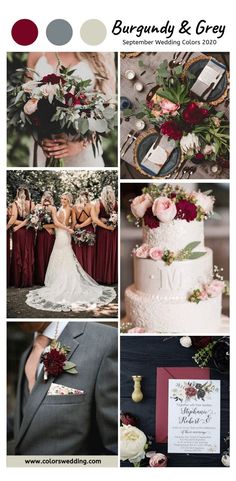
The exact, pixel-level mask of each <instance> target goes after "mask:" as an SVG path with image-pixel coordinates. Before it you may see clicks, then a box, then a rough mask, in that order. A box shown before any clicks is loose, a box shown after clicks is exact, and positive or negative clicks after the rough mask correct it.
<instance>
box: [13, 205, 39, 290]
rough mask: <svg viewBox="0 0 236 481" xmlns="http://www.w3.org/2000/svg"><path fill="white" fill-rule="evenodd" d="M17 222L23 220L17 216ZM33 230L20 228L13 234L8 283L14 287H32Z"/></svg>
mask: <svg viewBox="0 0 236 481" xmlns="http://www.w3.org/2000/svg"><path fill="white" fill-rule="evenodd" d="M17 220H20V221H23V220H24V219H23V218H22V217H20V216H19V214H18V217H17ZM34 239H35V231H34V229H31V228H30V229H26V227H22V228H21V229H19V230H18V231H16V232H13V235H12V242H13V249H12V259H11V276H10V283H11V286H14V287H32V286H33V284H34Z"/></svg>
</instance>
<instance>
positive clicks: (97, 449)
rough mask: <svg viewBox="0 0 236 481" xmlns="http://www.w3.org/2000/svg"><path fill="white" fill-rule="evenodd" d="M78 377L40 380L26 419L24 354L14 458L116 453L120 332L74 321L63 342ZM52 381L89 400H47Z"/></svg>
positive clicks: (55, 397) (64, 375)
mask: <svg viewBox="0 0 236 481" xmlns="http://www.w3.org/2000/svg"><path fill="white" fill-rule="evenodd" d="M59 341H60V342H61V343H62V344H64V345H65V346H69V347H70V349H71V351H70V353H69V355H68V359H70V361H72V362H74V363H75V364H76V366H77V370H78V374H67V373H66V372H63V373H62V374H60V375H59V376H58V377H57V378H53V377H51V376H50V377H49V379H48V381H47V382H44V381H43V373H42V372H41V374H40V375H39V377H38V379H37V381H36V383H35V385H34V387H33V390H32V392H31V394H30V395H29V397H28V399H27V402H26V405H25V408H24V416H23V418H22V414H21V413H22V405H21V403H22V394H23V393H22V390H23V381H24V366H25V362H26V359H27V357H28V355H29V352H30V350H31V347H30V348H29V349H28V350H27V351H26V352H25V353H24V354H23V356H22V359H21V362H20V369H19V380H18V388H17V401H16V413H15V432H14V443H15V454H17V455H18V454H22V455H46V454H47V455H74V454H116V453H117V430H118V422H117V420H118V411H117V408H118V404H117V343H118V340H117V330H116V329H115V328H113V327H109V326H104V325H102V324H96V323H93V322H70V323H68V324H67V326H66V327H65V329H64V331H63V332H62V334H61V335H60V337H59ZM52 382H56V383H58V384H63V385H65V386H68V387H72V388H77V389H81V390H83V391H84V393H85V394H84V395H80V396H78V395H64V396H63V395H62V396H60V395H50V396H48V395H47V392H48V390H49V388H50V385H51V383H52Z"/></svg>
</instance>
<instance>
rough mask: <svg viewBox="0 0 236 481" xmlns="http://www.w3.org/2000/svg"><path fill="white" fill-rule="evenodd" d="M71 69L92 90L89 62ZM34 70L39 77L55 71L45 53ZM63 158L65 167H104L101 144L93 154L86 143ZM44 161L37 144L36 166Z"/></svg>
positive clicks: (90, 147)
mask: <svg viewBox="0 0 236 481" xmlns="http://www.w3.org/2000/svg"><path fill="white" fill-rule="evenodd" d="M73 69H74V70H75V72H74V74H73V75H74V76H75V77H80V78H81V79H82V80H87V79H90V80H91V81H92V82H91V85H90V87H89V90H93V88H94V85H95V76H94V73H93V71H92V70H91V68H90V66H89V64H88V63H87V62H85V61H81V62H79V63H78V64H77V65H74V66H73ZM34 70H35V71H36V72H37V73H38V74H39V75H40V76H41V77H43V76H44V75H48V74H50V73H55V70H54V68H53V67H52V65H50V64H49V63H48V60H47V57H46V56H45V55H42V56H41V57H39V59H38V61H37V62H36V64H35V67H34ZM35 79H36V80H38V77H37V76H36V75H35ZM33 147H34V146H33V142H31V145H30V162H29V164H30V167H32V166H33ZM63 160H64V166H65V167H104V161H103V158H102V147H101V145H100V146H99V148H98V149H97V150H96V155H95V156H94V153H93V148H92V145H88V147H86V148H85V149H84V150H83V151H82V152H81V153H80V154H78V155H74V156H69V157H65V158H64V159H63ZM45 162H46V158H45V155H44V153H43V150H42V149H41V147H40V146H39V147H38V150H37V166H38V167H45Z"/></svg>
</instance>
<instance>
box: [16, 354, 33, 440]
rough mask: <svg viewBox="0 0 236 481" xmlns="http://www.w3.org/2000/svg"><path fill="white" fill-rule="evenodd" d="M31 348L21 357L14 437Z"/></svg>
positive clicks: (17, 425) (18, 422) (20, 409)
mask: <svg viewBox="0 0 236 481" xmlns="http://www.w3.org/2000/svg"><path fill="white" fill-rule="evenodd" d="M31 349H32V346H30V347H29V348H28V349H27V350H26V351H25V352H24V353H23V355H22V358H21V362H20V367H19V379H18V385H17V393H16V410H15V416H14V431H15V436H16V435H17V434H18V433H19V430H20V425H21V413H22V389H23V379H24V373H25V363H26V360H27V358H28V356H29V354H30V351H31Z"/></svg>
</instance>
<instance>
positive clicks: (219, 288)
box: [205, 279, 225, 297]
mask: <svg viewBox="0 0 236 481" xmlns="http://www.w3.org/2000/svg"><path fill="white" fill-rule="evenodd" d="M224 288H225V283H224V281H219V280H218V279H213V281H211V283H210V284H208V285H206V286H205V290H206V292H207V295H208V296H209V297H216V296H218V295H219V294H221V293H222V292H223V290H224Z"/></svg>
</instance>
